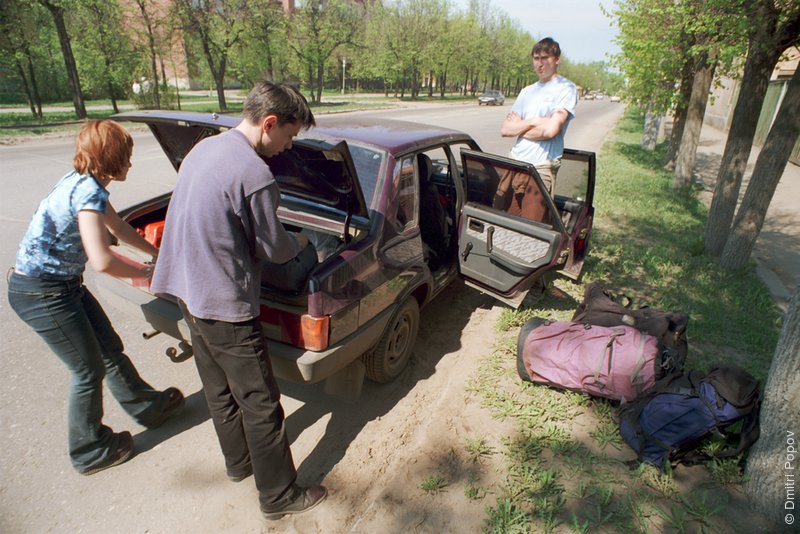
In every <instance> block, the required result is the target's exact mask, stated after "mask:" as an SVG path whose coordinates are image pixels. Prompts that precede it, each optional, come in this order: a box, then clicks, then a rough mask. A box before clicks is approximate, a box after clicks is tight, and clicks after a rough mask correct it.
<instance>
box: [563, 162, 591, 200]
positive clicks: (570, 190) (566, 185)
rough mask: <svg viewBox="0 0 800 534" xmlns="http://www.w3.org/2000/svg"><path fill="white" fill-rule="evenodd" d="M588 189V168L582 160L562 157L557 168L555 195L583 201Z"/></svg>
mask: <svg viewBox="0 0 800 534" xmlns="http://www.w3.org/2000/svg"><path fill="white" fill-rule="evenodd" d="M588 189H589V168H588V167H587V165H586V163H585V162H584V161H579V160H572V159H569V157H568V156H567V157H564V158H563V159H562V160H561V167H560V168H559V169H558V179H557V180H556V190H555V196H556V197H565V198H567V199H570V200H575V201H579V202H583V201H585V200H586V194H587V191H588Z"/></svg>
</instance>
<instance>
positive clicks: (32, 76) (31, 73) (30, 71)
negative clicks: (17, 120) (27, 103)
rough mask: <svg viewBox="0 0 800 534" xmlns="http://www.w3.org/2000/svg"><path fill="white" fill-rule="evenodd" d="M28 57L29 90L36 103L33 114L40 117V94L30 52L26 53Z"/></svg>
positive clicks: (41, 115) (41, 116)
mask: <svg viewBox="0 0 800 534" xmlns="http://www.w3.org/2000/svg"><path fill="white" fill-rule="evenodd" d="M27 57H28V74H29V76H30V79H31V90H32V91H33V101H34V103H35V105H36V112H35V113H34V115H36V116H37V117H39V118H40V119H41V118H43V117H44V115H43V114H42V95H40V94H39V84H38V83H37V82H36V71H34V69H33V61H31V56H30V54H27Z"/></svg>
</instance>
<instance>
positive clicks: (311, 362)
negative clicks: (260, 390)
mask: <svg viewBox="0 0 800 534" xmlns="http://www.w3.org/2000/svg"><path fill="white" fill-rule="evenodd" d="M98 288H99V293H100V297H101V298H102V299H103V300H104V301H105V302H107V303H109V304H110V305H111V306H113V307H115V308H117V309H119V310H121V311H123V312H125V313H127V314H129V315H131V316H133V317H136V318H138V319H144V321H145V322H147V323H148V324H149V325H150V326H152V327H153V328H154V329H155V330H158V331H159V332H163V333H165V334H167V335H169V336H172V337H174V338H175V339H178V340H183V341H185V342H186V343H189V344H190V343H191V338H190V334H189V327H188V326H187V324H186V322H185V321H184V320H183V316H182V315H181V312H180V310H179V309H178V306H177V305H175V304H174V303H172V302H170V301H168V300H165V299H162V298H159V297H156V296H154V295H151V294H150V293H147V292H146V291H143V290H141V289H138V288H135V287H133V286H130V285H128V284H126V283H125V282H122V281H121V280H118V279H116V278H113V277H110V276H100V277H99V279H98ZM396 308H397V304H392V305H391V306H389V307H388V308H386V309H385V310H383V311H382V312H380V313H379V314H378V315H377V316H376V317H374V318H372V319H370V320H369V321H367V322H366V323H365V324H363V325H361V326H360V327H359V328H358V329H357V330H356V331H355V332H353V333H352V334H350V335H349V336H347V337H346V338H344V339H342V340H341V341H340V342H338V343H336V344H335V345H333V346H331V347H329V348H328V349H326V350H324V351H321V352H312V351H308V350H305V349H302V348H299V347H294V346H291V345H287V344H285V343H281V342H279V341H274V340H268V344H267V350H268V352H269V355H270V359H271V360H272V368H273V371H274V372H275V375H276V376H278V377H279V378H282V379H284V380H289V381H291V382H296V383H299V384H312V383H315V382H320V381H322V380H325V379H326V378H328V377H330V376H332V375H334V374H336V373H337V372H338V371H340V370H342V369H344V368H345V367H347V366H348V365H349V364H350V363H352V362H353V361H354V360H357V359H358V358H360V357H361V355H362V354H364V353H365V352H367V351H368V350H370V349H371V348H372V347H374V346H375V344H376V343H377V342H378V340H379V339H380V337H381V335H382V334H383V332H384V330H385V329H386V325H387V324H388V322H389V319H390V318H391V317H392V314H393V313H394V312H395V310H396Z"/></svg>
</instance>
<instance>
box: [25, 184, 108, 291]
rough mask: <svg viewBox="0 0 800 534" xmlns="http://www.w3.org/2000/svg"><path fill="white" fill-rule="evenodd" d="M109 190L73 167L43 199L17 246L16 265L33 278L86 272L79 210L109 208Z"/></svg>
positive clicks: (56, 277)
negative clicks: (79, 224)
mask: <svg viewBox="0 0 800 534" xmlns="http://www.w3.org/2000/svg"><path fill="white" fill-rule="evenodd" d="M107 204H108V191H106V189H105V188H103V187H102V186H101V185H100V184H99V183H97V181H96V180H95V179H94V178H93V177H92V176H91V175H88V174H79V173H77V172H76V171H72V172H70V173H69V174H67V175H66V176H64V177H63V178H62V179H61V180H60V181H59V182H58V183H57V184H56V185H55V187H53V190H52V191H50V193H49V194H48V195H47V196H46V197H45V198H44V200H42V202H41V203H40V204H39V207H38V208H37V210H36V213H34V215H33V220H32V221H31V223H30V225H29V226H28V231H27V232H25V237H23V238H22V242H21V243H20V245H19V249H17V261H16V264H15V265H14V268H15V269H16V270H17V271H18V272H21V273H22V274H25V275H27V276H31V277H34V278H47V279H55V280H67V279H70V278H74V277H76V276H79V275H81V274H82V273H83V271H84V269H85V267H86V262H87V261H88V260H89V258H88V257H87V256H86V251H85V250H84V248H83V242H82V241H81V234H80V231H79V229H78V212H80V211H83V210H90V211H96V212H99V213H105V212H106V206H107Z"/></svg>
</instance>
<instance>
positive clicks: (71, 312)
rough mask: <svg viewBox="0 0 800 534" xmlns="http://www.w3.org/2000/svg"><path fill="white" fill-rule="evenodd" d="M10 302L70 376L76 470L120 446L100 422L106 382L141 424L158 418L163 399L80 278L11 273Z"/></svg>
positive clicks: (71, 442) (71, 448) (71, 439)
mask: <svg viewBox="0 0 800 534" xmlns="http://www.w3.org/2000/svg"><path fill="white" fill-rule="evenodd" d="M8 302H9V304H10V305H11V308H12V309H13V310H14V311H15V312H16V313H17V315H19V317H20V318H21V319H22V320H23V321H25V322H26V323H27V324H28V325H30V326H31V328H33V329H34V330H35V331H36V333H37V334H39V336H41V338H42V339H43V340H44V341H45V342H46V343H47V344H48V345H49V347H50V349H51V350H52V351H53V352H54V353H55V354H56V356H58V357H59V358H60V359H61V361H63V362H64V364H65V365H66V366H67V368H68V369H69V370H70V372H71V373H72V385H71V387H70V393H69V421H68V427H69V436H68V441H69V454H70V457H71V459H72V464H73V466H74V467H75V469H77V470H78V471H85V470H86V469H89V468H91V467H93V466H95V465H97V464H99V463H101V462H103V461H104V460H105V459H106V458H107V457H108V456H109V455H110V454H112V453H113V452H114V451H115V450H116V447H117V443H118V439H119V438H118V434H114V433H113V432H112V431H111V429H110V428H109V427H107V426H105V425H103V423H102V419H103V378H105V379H106V383H107V384H108V388H109V389H110V390H111V393H112V394H113V395H114V397H115V398H116V399H117V401H119V403H120V405H121V406H122V408H123V409H124V410H125V411H126V412H127V413H128V414H129V415H130V416H131V417H132V418H133V419H134V420H135V421H137V422H138V423H140V424H143V425H145V426H146V425H147V423H148V422H149V421H153V420H155V419H156V418H157V417H158V416H159V415H160V413H161V410H162V408H163V405H164V402H165V400H166V399H165V397H164V396H163V395H162V394H161V393H160V392H159V391H156V390H155V389H153V388H152V387H151V386H150V385H149V384H148V383H147V382H145V381H144V380H142V378H141V377H140V376H139V373H138V372H137V371H136V368H135V367H134V366H133V363H131V361H130V359H129V358H128V357H127V356H126V355H125V354H124V353H123V346H122V340H121V339H120V337H119V335H117V333H116V332H115V331H114V328H113V327H112V326H111V322H110V321H109V319H108V317H107V316H106V314H105V312H104V311H103V308H102V307H101V306H100V304H99V303H98V302H97V300H95V298H94V296H92V294H91V293H90V292H89V290H88V289H87V288H86V287H85V286H84V285H83V283H82V280H81V278H78V277H76V278H74V279H72V280H68V281H63V280H44V279H40V278H31V277H28V276H24V275H21V274H18V273H16V272H12V273H11V274H10V276H9V278H8Z"/></svg>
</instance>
